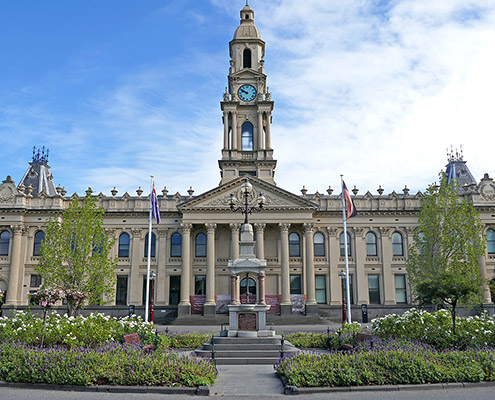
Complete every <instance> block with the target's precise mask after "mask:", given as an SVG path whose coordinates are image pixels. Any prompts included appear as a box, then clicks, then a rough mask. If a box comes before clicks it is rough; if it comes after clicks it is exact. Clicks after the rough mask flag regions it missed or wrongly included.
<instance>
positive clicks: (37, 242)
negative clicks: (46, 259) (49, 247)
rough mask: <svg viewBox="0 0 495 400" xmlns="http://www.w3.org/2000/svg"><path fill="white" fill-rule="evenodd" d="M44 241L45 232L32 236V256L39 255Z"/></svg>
mask: <svg viewBox="0 0 495 400" xmlns="http://www.w3.org/2000/svg"><path fill="white" fill-rule="evenodd" d="M44 241H45V232H43V231H38V232H36V234H35V235H34V246H33V256H39V255H40V249H41V246H43V242H44Z"/></svg>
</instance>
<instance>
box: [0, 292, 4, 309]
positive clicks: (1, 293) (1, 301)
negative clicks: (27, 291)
mask: <svg viewBox="0 0 495 400" xmlns="http://www.w3.org/2000/svg"><path fill="white" fill-rule="evenodd" d="M3 303H5V290H2V289H0V307H2V304H3Z"/></svg>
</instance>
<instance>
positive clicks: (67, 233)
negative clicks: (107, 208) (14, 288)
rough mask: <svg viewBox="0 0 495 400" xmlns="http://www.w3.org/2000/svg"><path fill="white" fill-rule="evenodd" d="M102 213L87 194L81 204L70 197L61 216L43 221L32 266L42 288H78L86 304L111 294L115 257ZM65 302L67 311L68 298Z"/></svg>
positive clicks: (70, 304)
mask: <svg viewBox="0 0 495 400" xmlns="http://www.w3.org/2000/svg"><path fill="white" fill-rule="evenodd" d="M103 213H104V209H103V208H101V207H100V208H99V207H97V205H96V200H95V199H93V198H92V197H91V196H90V195H88V196H86V198H85V199H84V201H83V202H82V205H80V204H79V200H78V199H74V201H73V202H72V203H71V204H70V206H69V208H68V209H67V210H65V211H64V212H63V214H62V217H61V218H50V219H49V220H48V221H47V226H46V230H45V241H44V242H43V246H42V247H41V250H40V261H39V263H38V265H37V266H36V267H35V269H36V271H37V272H38V273H39V274H40V275H41V277H42V278H43V287H44V288H50V289H61V290H63V291H65V292H66V293H68V292H76V291H78V292H81V293H83V294H85V296H87V298H86V301H87V303H88V304H98V305H99V304H103V303H104V301H103V297H104V296H111V295H113V292H114V286H115V267H116V265H117V258H110V251H111V248H112V247H113V246H114V244H115V238H113V237H112V238H111V237H109V236H108V235H107V234H106V233H105V231H104V229H103ZM81 305H82V304H81ZM81 305H79V307H80V306H81ZM68 306H69V312H71V311H72V310H71V308H72V307H73V304H72V302H68Z"/></svg>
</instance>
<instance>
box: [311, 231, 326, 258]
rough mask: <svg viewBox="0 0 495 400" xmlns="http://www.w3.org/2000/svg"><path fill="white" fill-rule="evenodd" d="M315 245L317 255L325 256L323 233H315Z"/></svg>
mask: <svg viewBox="0 0 495 400" xmlns="http://www.w3.org/2000/svg"><path fill="white" fill-rule="evenodd" d="M313 246H314V253H315V254H314V255H315V257H325V236H323V233H321V232H316V233H315V235H314V236H313Z"/></svg>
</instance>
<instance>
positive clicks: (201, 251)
mask: <svg viewBox="0 0 495 400" xmlns="http://www.w3.org/2000/svg"><path fill="white" fill-rule="evenodd" d="M196 257H206V235H205V234H204V233H198V234H197V235H196Z"/></svg>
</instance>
